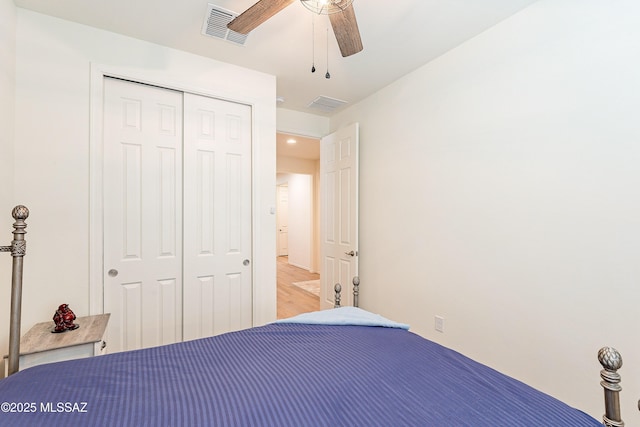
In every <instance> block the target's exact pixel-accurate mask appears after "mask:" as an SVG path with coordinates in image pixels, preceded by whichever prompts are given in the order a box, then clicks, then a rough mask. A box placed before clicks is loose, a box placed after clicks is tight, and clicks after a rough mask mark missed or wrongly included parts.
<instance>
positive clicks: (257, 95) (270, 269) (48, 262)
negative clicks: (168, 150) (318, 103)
mask: <svg viewBox="0 0 640 427" xmlns="http://www.w3.org/2000/svg"><path fill="white" fill-rule="evenodd" d="M92 64H100V65H101V66H104V68H107V69H118V70H120V71H122V72H123V73H124V74H131V75H133V76H144V78H145V79H146V81H151V82H153V81H163V82H164V81H169V82H170V83H171V84H172V86H173V87H177V88H182V89H188V90H192V91H195V92H198V93H206V94H213V95H215V96H219V97H221V98H227V99H233V100H237V101H239V102H244V103H248V104H252V105H253V106H254V108H253V123H254V128H253V134H254V136H255V141H256V144H255V147H254V159H253V164H254V166H255V167H254V191H255V192H256V197H255V205H254V207H253V209H254V215H255V217H256V219H255V221H254V224H253V228H254V230H257V231H256V233H257V237H256V242H255V246H254V259H253V265H254V274H255V277H256V278H258V279H259V280H256V288H255V289H254V298H255V301H256V309H255V310H254V322H255V323H257V324H261V323H265V322H267V321H270V320H273V319H275V317H276V314H275V313H276V311H275V305H276V301H275V299H276V295H275V263H274V259H275V235H274V234H275V233H274V232H273V230H274V229H275V215H273V214H271V213H270V210H271V209H272V208H275V134H276V129H275V117H276V114H275V105H274V99H275V77H273V76H270V75H266V74H262V73H258V72H254V71H251V70H247V69H244V68H240V67H235V66H231V65H228V64H224V63H220V62H217V61H213V60H209V59H206V58H203V57H199V56H195V55H191V54H187V53H184V52H179V51H176V50H172V49H168V48H164V47H161V46H158V45H153V44H150V43H146V42H142V41H139V40H135V39H132V38H128V37H123V36H119V35H116V34H113V33H109V32H105V31H102V30H98V29H93V28H89V27H86V26H81V25H77V24H74V23H70V22H66V21H62V20H59V19H55V18H51V17H47V16H44V15H40V14H36V13H33V12H30V11H27V10H23V9H18V23H17V80H16V119H15V123H16V141H18V142H17V143H16V145H15V162H16V165H18V164H19V165H20V177H21V179H20V180H16V182H15V189H16V193H20V194H21V197H20V199H21V202H22V203H24V204H25V205H26V206H28V207H29V209H30V210H31V217H30V218H29V234H28V235H27V239H28V258H27V259H25V278H24V280H25V286H24V288H25V290H24V297H23V307H24V308H23V323H22V328H23V331H26V330H27V329H28V328H30V327H31V326H32V325H33V324H34V323H36V322H41V321H47V320H50V319H51V317H52V316H53V312H54V311H55V307H57V306H58V305H59V304H61V303H68V304H70V306H71V308H72V309H73V310H74V311H75V313H76V314H77V315H79V316H81V315H87V314H89V310H90V301H89V298H90V296H89V281H90V280H91V278H90V277H89V259H90V254H89V250H90V242H89V229H90V223H89V210H90V202H91V196H90V182H89V180H90V176H91V170H90V151H89V138H90V130H91V129H90V108H89V107H90V105H91V104H90V77H91V76H90V70H91V65H92ZM16 172H17V170H16ZM7 330H8V328H0V343H5V342H7V338H6V335H5V334H6V333H7V332H5V331H7ZM3 348H6V346H3Z"/></svg>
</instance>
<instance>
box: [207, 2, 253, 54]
mask: <svg viewBox="0 0 640 427" xmlns="http://www.w3.org/2000/svg"><path fill="white" fill-rule="evenodd" d="M236 16H238V14H237V13H235V12H231V11H230V10H226V9H223V8H221V7H219V6H216V5H213V4H211V3H209V4H208V6H207V14H206V16H205V17H204V24H203V25H202V34H204V35H205V36H211V37H215V38H218V39H223V40H227V41H230V42H232V43H235V44H239V45H244V43H245V41H247V37H248V36H249V35H248V34H240V33H236V32H235V31H231V30H230V29H228V28H227V24H228V23H229V22H231V21H233V19H234V18H235V17H236Z"/></svg>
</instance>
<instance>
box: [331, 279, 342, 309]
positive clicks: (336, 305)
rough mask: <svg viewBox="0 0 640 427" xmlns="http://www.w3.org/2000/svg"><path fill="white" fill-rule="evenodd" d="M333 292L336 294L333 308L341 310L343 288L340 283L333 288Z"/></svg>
mask: <svg viewBox="0 0 640 427" xmlns="http://www.w3.org/2000/svg"><path fill="white" fill-rule="evenodd" d="M333 290H334V292H335V293H336V295H335V297H334V304H333V308H340V292H342V286H341V285H340V283H336V285H335V286H334V287H333Z"/></svg>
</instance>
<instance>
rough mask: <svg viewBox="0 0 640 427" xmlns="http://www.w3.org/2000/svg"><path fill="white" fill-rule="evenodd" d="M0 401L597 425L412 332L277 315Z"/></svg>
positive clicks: (75, 416) (108, 360)
mask: <svg viewBox="0 0 640 427" xmlns="http://www.w3.org/2000/svg"><path fill="white" fill-rule="evenodd" d="M594 387H597V384H594ZM2 402H8V403H9V404H11V405H13V406H12V407H11V408H9V406H7V404H6V403H2ZM0 403H2V405H3V407H2V412H0V425H2V426H12V427H18V426H154V427H155V426H180V427H188V426H209V427H210V426H296V427H301V426H313V427H320V426H330V427H336V426H438V427H442V426H446V427H456V426H471V427H483V426H487V427H488V426H491V427H496V426H509V427H517V426H527V427H529V426H536V427H540V426H563V427H588V426H594V427H595V426H600V427H601V424H600V423H599V422H598V421H596V420H594V419H593V418H591V417H589V416H587V415H585V414H584V413H582V412H580V411H578V410H576V409H573V408H570V407H569V406H567V405H565V404H564V403H562V402H560V401H558V400H556V399H554V398H552V397H550V396H548V395H546V394H543V393H540V392H539V391H536V390H534V389H533V388H531V387H529V386H527V385H525V384H523V383H521V382H518V381H516V380H514V379H512V378H509V377H507V376H504V375H502V374H500V373H498V372H496V371H494V370H492V369H490V368H488V367H486V366H484V365H481V364H479V363H477V362H474V361H472V360H470V359H468V358H466V357H464V356H462V355H461V354H459V353H456V352H454V351H451V350H449V349H446V348H444V347H442V346H440V345H438V344H435V343H433V342H431V341H428V340H425V339H423V338H421V337H419V336H417V335H415V334H413V333H411V332H409V331H406V330H403V329H397V328H383V327H366V326H326V325H306V324H271V325H267V326H263V327H257V328H252V329H248V330H244V331H239V332H233V333H229V334H225V335H220V336H217V337H213V338H205V339H200V340H195V341H189V342H185V343H180V344H174V345H169V346H164V347H157V348H150V349H145V350H139V351H132V352H124V353H117V354H112V355H106V356H101V357H94V358H91V359H82V360H75V361H69V362H60V363H55V364H50V365H42V366H36V367H33V368H29V369H26V370H24V371H21V372H19V373H17V374H15V375H12V376H11V377H9V378H6V379H4V380H0ZM17 405H22V406H20V408H18V406H17ZM12 408H13V409H15V410H18V409H20V410H23V411H24V410H25V408H27V410H32V411H31V412H28V413H24V412H23V413H12V412H6V410H7V409H12Z"/></svg>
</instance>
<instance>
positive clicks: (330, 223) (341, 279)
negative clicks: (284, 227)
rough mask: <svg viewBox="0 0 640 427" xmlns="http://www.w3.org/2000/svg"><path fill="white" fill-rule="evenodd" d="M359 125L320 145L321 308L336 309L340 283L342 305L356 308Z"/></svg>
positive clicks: (350, 127)
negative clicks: (335, 301)
mask: <svg viewBox="0 0 640 427" xmlns="http://www.w3.org/2000/svg"><path fill="white" fill-rule="evenodd" d="M358 138H359V128H358V123H354V124H352V125H350V126H347V127H345V128H343V129H340V130H338V131H337V132H335V133H332V134H331V135H328V136H326V137H324V138H322V140H321V141H320V194H321V197H320V199H321V200H320V205H321V218H322V219H321V227H320V234H321V245H322V248H321V251H322V256H321V259H322V261H321V264H322V265H321V273H320V307H321V308H323V309H324V308H330V307H333V305H334V295H335V294H334V290H333V287H334V285H335V284H336V283H340V284H341V285H342V301H341V303H342V305H343V306H344V305H353V284H352V279H353V276H356V275H358V142H359V141H358Z"/></svg>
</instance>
